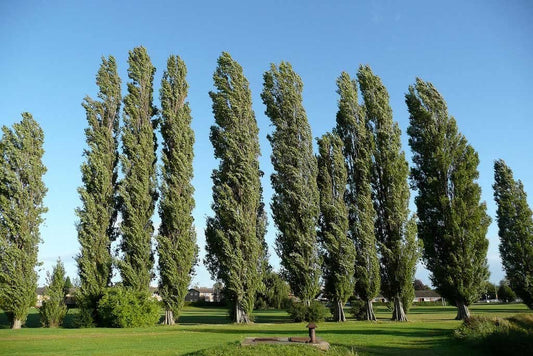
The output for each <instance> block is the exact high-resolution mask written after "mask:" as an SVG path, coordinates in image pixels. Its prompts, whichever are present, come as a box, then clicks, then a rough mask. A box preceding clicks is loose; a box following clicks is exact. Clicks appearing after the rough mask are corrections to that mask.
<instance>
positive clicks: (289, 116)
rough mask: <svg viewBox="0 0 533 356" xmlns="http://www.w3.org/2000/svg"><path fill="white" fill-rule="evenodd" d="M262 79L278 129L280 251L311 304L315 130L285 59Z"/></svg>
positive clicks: (275, 206) (315, 288) (315, 265)
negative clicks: (313, 132) (313, 134)
mask: <svg viewBox="0 0 533 356" xmlns="http://www.w3.org/2000/svg"><path fill="white" fill-rule="evenodd" d="M263 78H264V84H263V92H262V93H261V98H262V99H263V102H264V104H265V105H266V112H265V113H266V115H267V116H268V117H269V118H270V120H271V122H272V124H273V125H274V127H275V130H274V132H273V133H272V135H269V136H268V140H269V141H270V143H271V145H272V156H271V160H272V165H273V166H274V171H275V173H273V174H272V176H271V182H272V187H273V188H274V191H275V193H274V196H273V198H272V205H271V207H272V214H273V218H274V222H275V224H276V227H277V228H278V234H277V238H276V252H277V253H278V255H279V257H280V259H281V266H282V268H283V272H282V273H283V274H284V275H285V277H286V279H287V281H288V282H289V285H290V286H291V290H292V291H293V293H294V294H295V295H296V296H297V297H299V298H300V299H301V300H302V301H303V302H304V303H305V304H307V305H310V301H311V300H312V299H313V298H315V297H316V295H317V294H318V293H319V291H320V284H319V278H320V258H319V254H318V244H317V238H316V226H317V220H318V214H319V197H318V188H317V183H316V177H317V163H316V158H315V156H314V154H313V142H312V141H313V140H312V134H311V128H310V126H309V123H308V121H307V116H306V113H305V110H304V108H303V105H302V88H303V84H302V80H301V79H300V77H299V76H298V75H297V74H296V73H295V72H294V71H293V69H292V66H291V65H290V64H289V63H286V62H281V63H280V65H279V66H278V67H276V66H275V65H274V64H272V65H271V67H270V70H269V71H267V72H266V73H265V74H264V76H263Z"/></svg>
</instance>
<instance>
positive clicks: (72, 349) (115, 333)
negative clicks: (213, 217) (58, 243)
mask: <svg viewBox="0 0 533 356" xmlns="http://www.w3.org/2000/svg"><path fill="white" fill-rule="evenodd" d="M471 310H472V312H473V314H475V315H486V316H490V317H509V316H511V315H513V314H518V313H531V311H530V310H528V309H527V308H526V306H525V305H523V304H509V305H474V306H472V308H471ZM376 311H377V317H378V319H379V320H378V322H375V323H370V322H361V321H352V320H351V321H348V322H346V323H334V322H324V323H320V324H319V327H318V329H317V336H319V337H322V338H323V339H325V340H327V341H328V342H330V344H331V345H332V348H331V350H330V352H328V353H327V354H328V355H329V354H331V355H349V354H356V353H357V354H359V355H381V354H386V355H399V354H406V353H407V354H409V355H410V356H416V355H462V354H465V355H466V354H468V355H481V354H483V353H482V352H481V350H478V349H476V348H475V347H474V346H472V345H471V344H468V343H463V342H460V341H458V340H457V339H455V338H454V337H453V330H454V329H456V328H457V327H459V325H460V322H458V321H455V320H453V318H454V317H455V314H456V309H455V308H453V307H436V306H423V307H416V306H415V307H413V308H412V309H411V311H410V312H409V314H408V317H409V319H410V321H409V322H408V323H395V322H391V321H389V320H388V319H389V318H390V312H388V311H387V310H386V309H385V308H384V307H377V308H376ZM73 317H74V311H70V312H69V314H68V318H67V320H66V326H72V325H73V324H72V321H73ZM0 328H3V329H2V330H0V354H9V355H17V354H25V355H27V354H39V355H47V354H48V355H79V354H91V355H104V354H105V355H140V354H143V355H144V354H158V355H183V354H201V355H268V354H271V355H277V356H281V355H304V354H305V355H307V354H310V355H313V354H316V355H320V354H323V353H322V352H320V351H316V350H314V349H311V348H307V347H304V346H286V347H280V346H266V345H262V346H258V347H248V348H243V347H240V346H239V343H240V342H241V341H242V340H243V339H244V337H246V336H264V337H267V336H305V335H306V334H307V329H306V328H305V323H292V322H290V320H289V319H288V316H287V313H286V312H284V311H278V310H268V311H259V312H257V313H256V319H255V324H253V325H244V326H242V325H234V324H229V323H228V321H227V319H226V310H225V309H223V308H209V307H205V308H195V307H187V308H186V309H185V310H184V312H183V314H182V316H181V318H180V323H179V325H176V326H174V327H165V326H154V327H150V328H135V329H104V328H95V329H69V328H59V329H44V328H40V324H39V318H38V314H36V311H33V312H32V314H30V317H29V318H28V322H27V327H25V328H23V329H22V330H9V329H7V328H8V325H7V319H6V318H5V315H4V314H3V313H0Z"/></svg>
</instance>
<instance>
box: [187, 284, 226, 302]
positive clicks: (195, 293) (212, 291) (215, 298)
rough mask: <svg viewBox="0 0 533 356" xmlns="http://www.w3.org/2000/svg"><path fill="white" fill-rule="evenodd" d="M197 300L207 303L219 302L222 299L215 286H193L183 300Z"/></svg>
mask: <svg viewBox="0 0 533 356" xmlns="http://www.w3.org/2000/svg"><path fill="white" fill-rule="evenodd" d="M199 300H202V301H205V302H208V303H213V302H220V301H221V300H222V295H221V293H220V291H219V290H218V289H216V288H208V287H194V288H191V289H189V291H188V292H187V295H186V296H185V301H186V302H197V301H199Z"/></svg>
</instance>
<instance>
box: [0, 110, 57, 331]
mask: <svg viewBox="0 0 533 356" xmlns="http://www.w3.org/2000/svg"><path fill="white" fill-rule="evenodd" d="M43 141H44V133H43V130H42V129H41V127H40V126H39V124H38V123H37V122H36V121H35V120H34V119H33V117H32V116H31V114H29V113H23V114H22V120H21V121H20V122H18V123H15V124H13V128H12V129H10V128H8V127H6V126H3V127H2V138H1V139H0V308H2V309H3V310H4V311H5V312H6V313H7V316H8V318H9V321H10V324H11V328H12V329H20V327H21V326H22V324H24V322H25V321H26V317H27V316H28V313H29V310H30V307H32V306H34V305H35V302H36V295H35V289H36V288H37V273H36V272H35V267H36V265H37V253H38V249H39V242H40V232H39V226H40V225H41V223H42V222H43V221H44V218H43V217H42V215H43V214H44V213H45V212H46V211H47V208H46V207H45V206H44V204H43V199H44V196H45V194H46V191H47V189H46V187H45V185H44V183H43V180H42V178H43V175H44V174H45V173H46V167H45V166H44V165H43V163H42V157H43V154H44V150H43Z"/></svg>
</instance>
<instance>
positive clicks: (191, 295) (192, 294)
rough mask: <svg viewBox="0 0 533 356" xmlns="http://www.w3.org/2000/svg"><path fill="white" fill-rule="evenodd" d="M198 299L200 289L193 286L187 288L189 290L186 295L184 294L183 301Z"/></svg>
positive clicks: (195, 300)
mask: <svg viewBox="0 0 533 356" xmlns="http://www.w3.org/2000/svg"><path fill="white" fill-rule="evenodd" d="M198 300H200V291H199V290H198V289H195V288H191V289H189V291H188V292H187V295H186V296H185V301H186V302H197V301H198Z"/></svg>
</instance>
